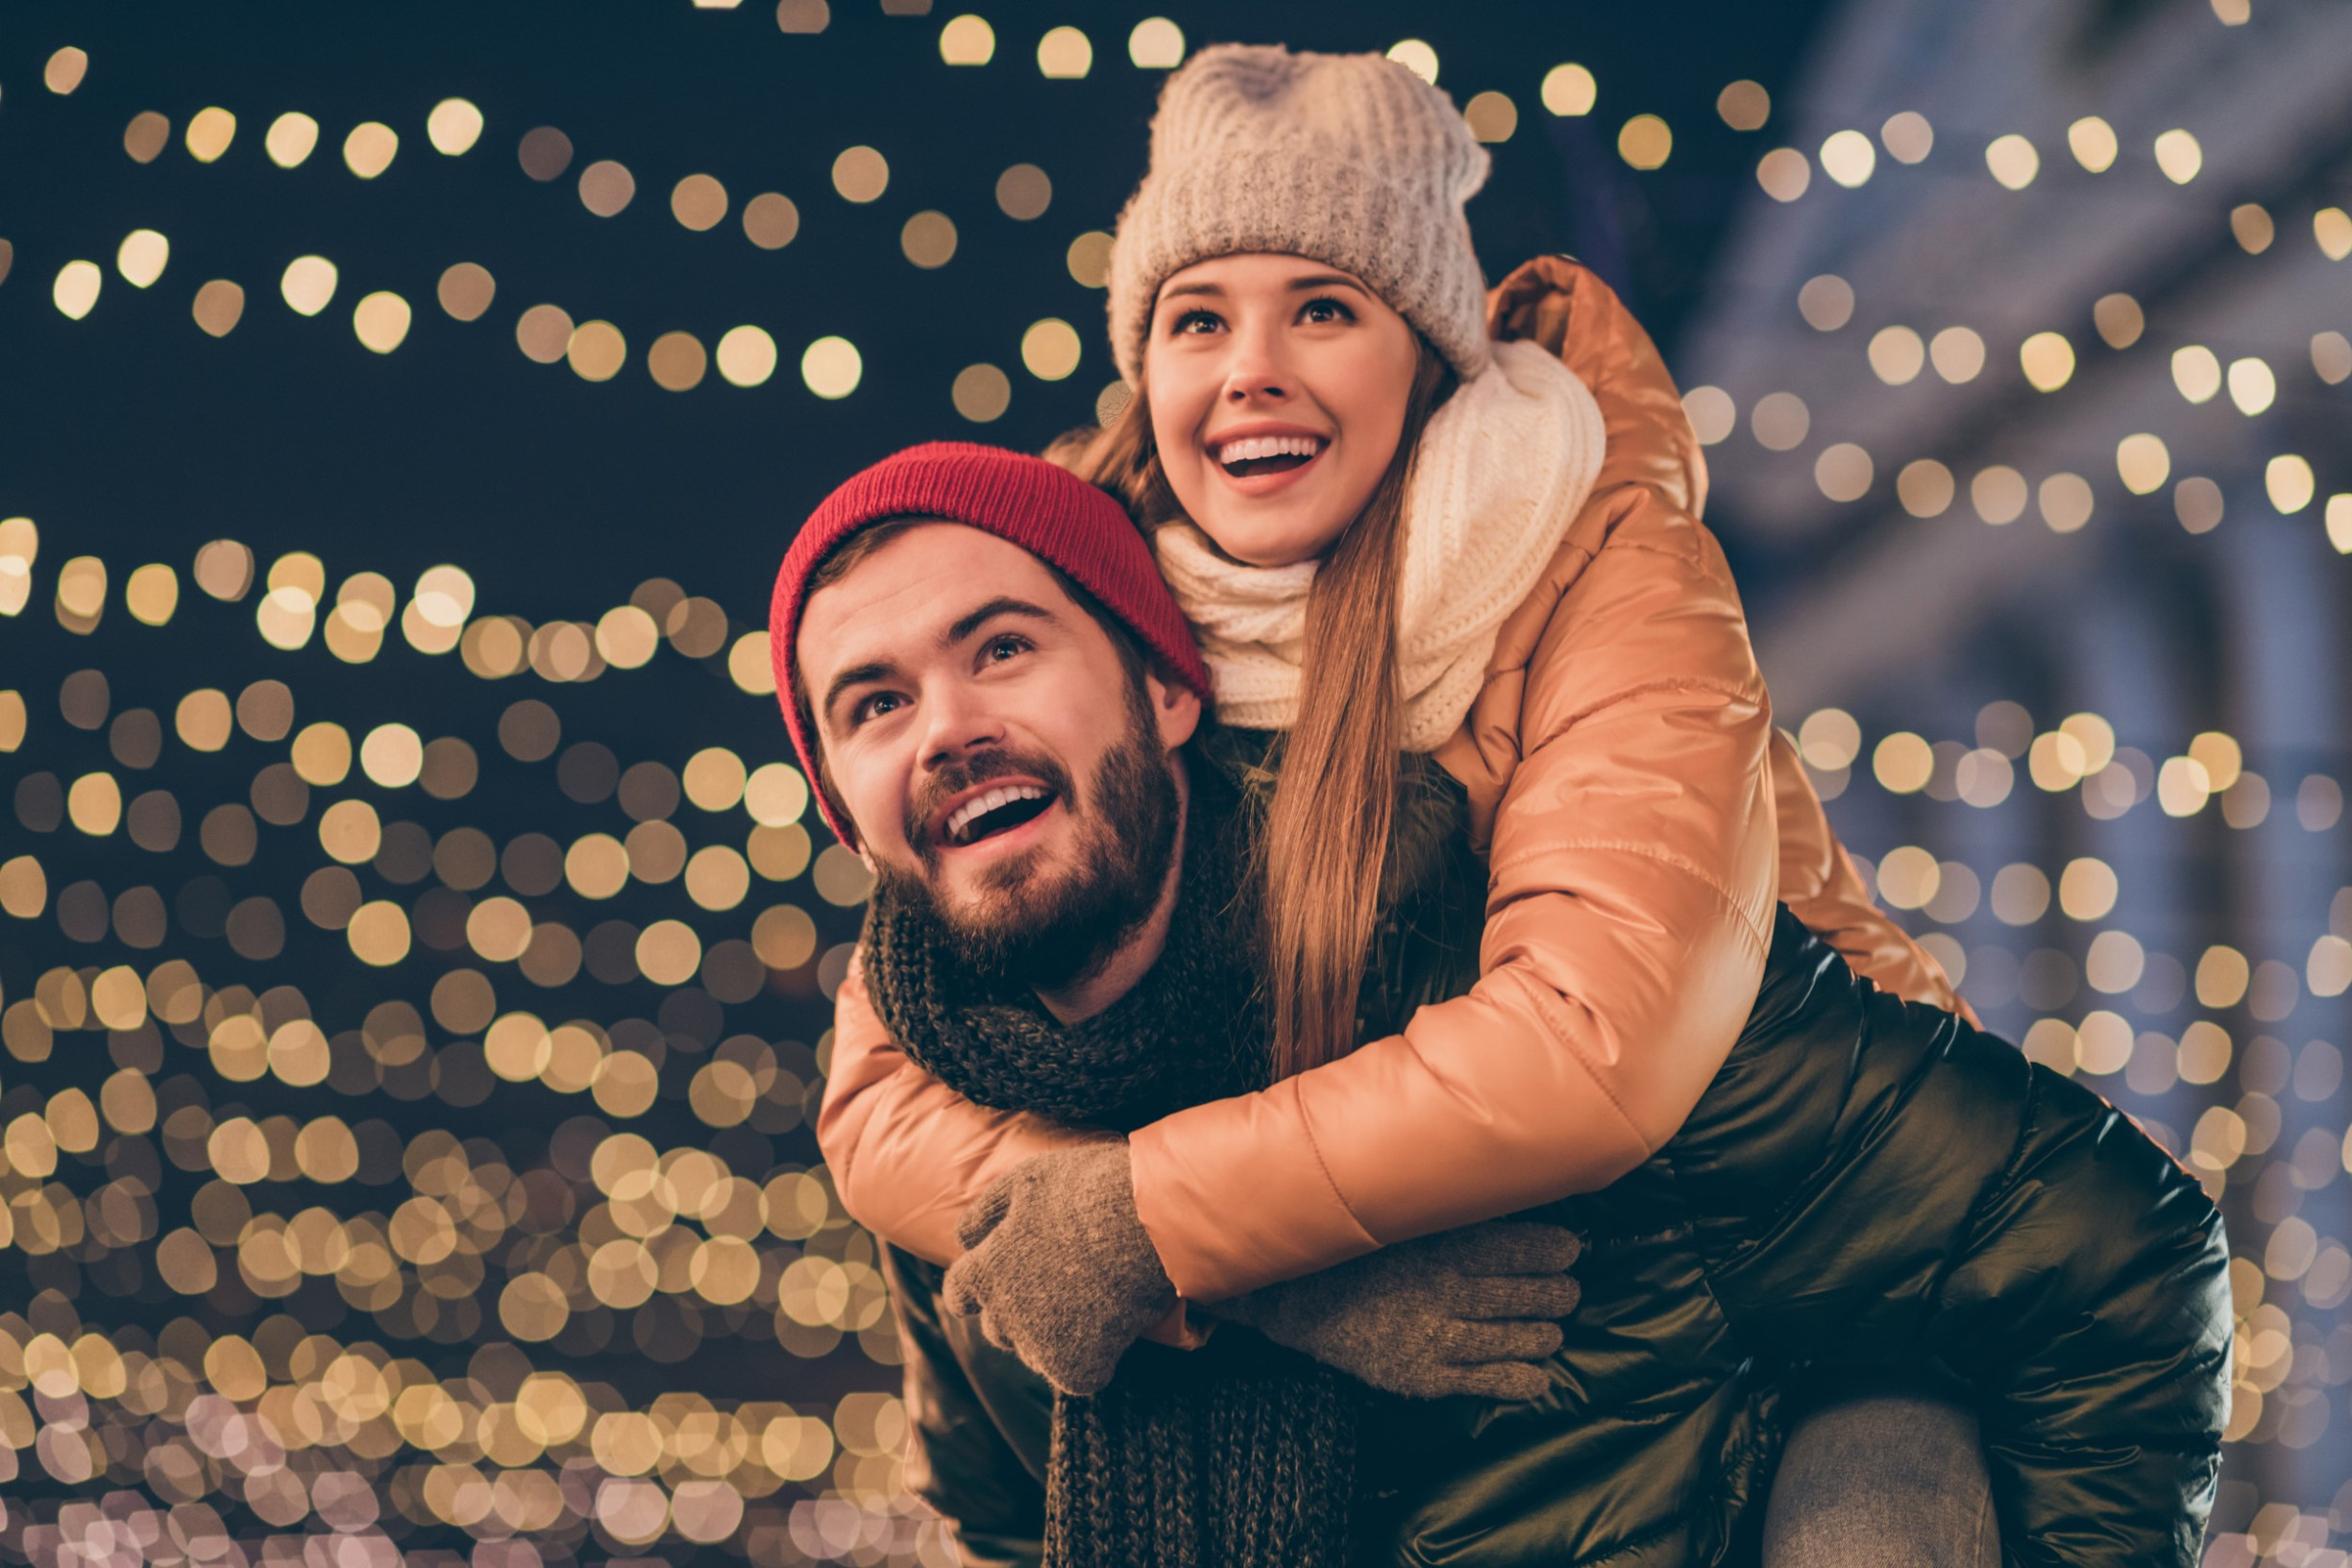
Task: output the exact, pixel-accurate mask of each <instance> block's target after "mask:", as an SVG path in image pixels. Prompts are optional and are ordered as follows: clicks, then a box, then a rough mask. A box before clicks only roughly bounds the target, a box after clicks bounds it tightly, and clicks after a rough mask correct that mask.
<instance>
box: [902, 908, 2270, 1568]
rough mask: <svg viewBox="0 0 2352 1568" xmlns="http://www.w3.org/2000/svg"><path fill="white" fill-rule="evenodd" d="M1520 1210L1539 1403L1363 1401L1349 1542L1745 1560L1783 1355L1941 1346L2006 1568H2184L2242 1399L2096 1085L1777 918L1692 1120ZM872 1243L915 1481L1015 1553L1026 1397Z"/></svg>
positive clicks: (2146, 1182) (1918, 1355)
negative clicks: (1545, 1353) (888, 1301)
mask: <svg viewBox="0 0 2352 1568" xmlns="http://www.w3.org/2000/svg"><path fill="white" fill-rule="evenodd" d="M1560 1136H1561V1137H1563V1138H1573V1137H1575V1136H1576V1129H1575V1128H1573V1127H1566V1126H1563V1127H1562V1128H1561V1129H1560ZM1530 1217H1544V1218H1553V1219H1556V1220H1557V1221H1558V1222H1560V1223H1563V1224H1567V1225H1569V1226H1572V1227H1574V1228H1575V1229H1577V1230H1579V1231H1580V1232H1582V1233H1583V1234H1584V1235H1585V1236H1586V1237H1588V1238H1589V1239H1590V1243H1591V1245H1590V1250H1589V1251H1588V1252H1587V1254H1586V1256H1585V1258H1584V1259H1583V1261H1581V1262H1580V1263H1579V1265H1578V1270H1577V1272H1578V1275H1579V1278H1580V1280H1581V1281H1582V1283H1583V1286H1584V1301H1583V1304H1582V1306H1581V1307H1580V1309H1579V1310H1578V1311H1577V1313H1576V1315H1575V1316H1574V1317H1572V1318H1571V1319H1569V1320H1568V1321H1567V1322H1565V1323H1564V1324H1563V1325H1562V1327H1563V1329H1564V1330H1565V1333H1566V1336H1567V1338H1566V1343H1565V1345H1564V1346H1563V1347H1562V1349H1561V1350H1560V1352H1559V1354H1558V1355H1557V1356H1556V1357H1555V1358H1554V1359H1553V1360H1552V1363H1551V1370H1552V1389H1551V1392H1550V1393H1549V1394H1548V1395H1546V1397H1544V1398H1543V1399H1541V1400H1539V1401H1537V1402H1535V1403H1533V1404H1529V1405H1494V1404H1489V1403H1485V1402H1482V1401H1476V1400H1467V1399H1464V1400H1451V1401H1442V1402H1438V1403H1435V1404H1417V1405H1410V1404H1407V1403H1405V1402H1402V1401H1397V1402H1384V1403H1382V1404H1379V1405H1376V1406H1375V1407H1374V1413H1373V1415H1372V1416H1371V1417H1370V1425H1369V1427H1368V1429H1367V1430H1366V1432H1365V1434H1364V1442H1363V1456H1364V1458H1363V1466H1364V1470H1365V1476H1364V1482H1365V1485H1366V1488H1367V1495H1366V1497H1365V1499H1364V1500H1363V1502H1362V1503H1361V1505H1360V1508H1359V1515H1360V1519H1359V1527H1360V1534H1361V1545H1360V1550H1359V1553H1358V1558H1359V1560H1360V1561H1361V1562H1363V1563H1365V1564H1387V1563H1397V1564H1448V1565H1462V1568H1473V1565H1475V1568H1521V1565H1525V1568H1535V1565H1537V1564H1541V1565H1543V1568H1563V1565H1568V1564H1602V1563H1606V1564H1608V1565H1609V1568H1669V1565H1673V1568H1680V1565H1684V1564H1714V1563H1724V1562H1738V1561H1742V1560H1745V1559H1748V1558H1751V1557H1752V1556H1753V1553H1754V1542H1755V1535H1756V1531H1757V1529H1758V1527H1759V1525H1760V1520H1761V1514H1762V1507H1761V1504H1762V1501H1763V1498H1764V1494H1765V1492H1766V1490H1767V1489H1768V1487H1769V1485H1770V1482H1771V1477H1772V1472H1773V1468H1774V1465H1775V1462H1776V1459H1777V1457H1778V1452H1779V1442H1780V1435H1781V1431H1782V1428H1783V1426H1784V1424H1785V1420H1786V1414H1787V1411H1786V1404H1785V1399H1784V1389H1785V1388H1786V1386H1787V1384H1788V1382H1789V1379H1790V1375H1791V1374H1792V1373H1793V1372H1794V1371H1796V1370H1797V1369H1799V1368H1800V1367H1801V1366H1804V1365H1806V1364H1807V1363H1811V1364H1814V1365H1822V1366H1871V1365H1890V1366H1892V1365H1902V1364H1916V1363H1918V1362H1920V1361H1922V1360H1927V1359H1930V1358H1933V1359H1938V1360H1941V1361H1942V1362H1943V1363H1945V1364H1946V1365H1947V1366H1948V1367H1949V1368H1950V1369H1951V1370H1952V1371H1954V1372H1956V1373H1957V1374H1958V1375H1959V1376H1960V1377H1961V1378H1962V1379H1964V1380H1965V1381H1966V1383H1967V1384H1969V1386H1970V1389H1971V1390H1972V1393H1971V1396H1970V1397H1971V1399H1972V1403H1973V1405H1974V1408H1975V1409H1976V1412H1977V1414H1978V1417H1979V1419H1980V1422H1981V1426H1982V1432H1983V1438H1984V1445H1985V1451H1986V1458H1987V1461H1988V1465H1989V1468H1990V1471H1991V1475H1992V1482H1993V1492H1994V1501H1995V1505H1996V1507H1997V1510H1998V1514H1999V1523H2000V1533H2001V1538H2002V1541H2003V1543H2004V1551H2005V1553H2006V1555H2007V1558H2008V1561H2009V1562H2011V1563H2013V1564H2053V1565H2054V1564H2076V1565H2088V1564H2102V1565H2112V1568H2124V1565H2127V1564H2128V1565H2131V1568H2149V1565H2156V1564H2179V1565H2181V1568H2193V1565H2194V1564H2195V1563H2196V1562H2197V1559H2198V1552H2199V1543H2200V1540H2201V1537H2202V1533H2203V1526H2204V1521H2205V1516H2206V1511H2207V1509H2208V1507H2210V1505H2211V1501H2212V1498H2213V1492H2214V1483H2215V1472H2216V1469H2217V1464H2218V1458H2219V1451H2220V1440H2221V1430H2222V1426H2223V1423H2224V1420H2225V1418H2226V1414H2227V1401H2228V1362H2229V1348H2230V1330H2231V1318H2230V1311H2229V1295H2228V1283H2227V1271H2228V1264H2229V1258H2228V1251H2227V1248H2226V1245H2225V1242H2224V1238H2223V1235H2222V1227H2221V1219H2220V1216H2219V1214H2218V1213H2217V1212H2216V1210H2215V1208H2214V1206H2213V1204H2212V1203H2211V1202H2210V1201H2209V1200H2208V1199H2207V1197H2206V1195H2205V1193H2204V1192H2203V1190H2202V1189H2201V1188H2199V1187H2198V1186H2197V1184H2196V1183H2195V1182H2194V1181H2193V1180H2192V1179H2191V1178H2190V1177H2189V1176H2188V1174H2187V1173H2186V1172H2184V1171H2183V1170H2182V1169H2181V1168H2180V1166H2179V1165H2178V1164H2175V1163H2174V1162H2173V1161H2172V1159H2171V1158H2170V1157H2169V1156H2168V1155H2167V1154H2166V1153H2165V1152H2164V1151H2163V1150H2162V1149H2161V1148H2159V1147H2157V1146H2156V1144H2154V1143H2153V1142H2151V1141H2150V1140H2149V1139H2147V1138H2146V1137H2144V1135H2143V1134H2142V1133H2141V1132H2140V1131H2139V1130H2138V1128H2136V1127H2135V1126H2134V1125H2133V1124H2132V1123H2131V1121H2130V1120H2129V1118H2127V1117H2125V1116H2124V1115H2122V1114H2120V1113H2119V1112H2118V1111H2116V1110H2115V1109H2114V1108H2113V1107H2112V1106H2110V1105H2108V1104H2107V1103H2106V1102H2105V1101H2104V1100H2101V1099H2100V1098H2099V1097H2098V1096H2097V1095H2095V1094H2094V1093H2092V1092H2091V1091H2090V1090H2086V1089H2084V1088H2083V1087H2081V1086H2080V1085H2078V1084H2074V1083H2072V1082H2070V1081H2069V1080H2067V1079H2065V1078H2062V1077H2059V1076H2058V1075H2057V1074H2055V1073H2053V1072H2050V1071H2049V1070H2048V1069H2046V1068H2045V1067H2042V1066H2036V1065H2034V1064H2030V1063H2028V1062H2026V1061H2025V1059H2024V1058H2023V1057H2022V1056H2021V1055H2020V1054H2019V1053H2018V1052H2017V1051H2016V1050H2015V1049H2014V1048H2012V1047H2011V1046H2009V1045H2008V1044H2007V1043H2005V1042H2003V1041H2000V1040H1998V1039H1996V1038H1995V1037H1993V1036H1991V1035H1988V1034H1985V1033H1983V1032H1982V1031H1980V1030H1977V1029H1975V1028H1972V1027H1971V1026H1970V1025H1969V1024H1968V1023H1966V1022H1965V1021H1963V1020H1962V1019H1960V1018H1958V1017H1953V1016H1952V1015H1950V1014H1948V1013H1945V1012H1942V1011H1940V1010H1938V1009H1935V1008H1931V1007H1926V1006H1923V1005H1920V1004H1916V1003H1904V1002H1900V1001H1898V1000H1896V999H1894V998H1892V997H1890V996H1888V995H1886V994H1884V993H1882V992H1878V991H1877V990H1876V989H1875V988H1874V987H1873V986H1871V985H1870V984H1868V983H1867V982H1864V981H1859V980H1857V979H1855V978H1854V976H1853V974H1852V972H1851V971H1850V969H1848V968H1847V967H1846V965H1845V963H1844V962H1843V961H1842V960H1840V959H1839V958H1838V957H1837V956H1836V954H1834V953H1832V952H1831V951H1830V950H1829V949H1828V948H1827V947H1825V945H1824V944H1823V943H1821V942H1820V940H1819V939H1818V938H1816V937H1814V936H1813V935H1812V934H1811V933H1810V932H1808V931H1806V930H1805V928H1804V927H1803V926H1802V925H1801V924H1800V923H1799V922H1798V921H1797V919H1795V918H1794V917H1792V916H1790V915H1789V914H1788V913H1787V912H1786V911H1785V910H1784V911H1782V912H1781V913H1780V915H1779V918H1778V921H1777V925H1776V931H1775V935H1774V942H1773V946H1772V953H1771V958H1770V961H1769V963H1768V965H1767V968H1766V972H1765V978H1764V982H1763V986H1762V989H1761V991H1760V992H1759V994H1758V996H1757V999H1756V1004H1755V1008H1754V1011H1753V1013H1752V1016H1751V1017H1750V1019H1749V1022H1748V1025H1747V1028H1746V1029H1745V1031H1744V1032H1743V1033H1742V1035H1741V1037H1740V1040H1739V1041H1738V1043H1737V1045H1736V1046H1735V1047H1734V1048H1733V1050H1732V1052H1731V1055H1730V1057H1729V1059H1728V1060H1727V1062H1726V1064H1725V1066H1724V1068H1723V1070H1722V1071H1721V1072H1720V1073H1718V1074H1717V1075H1716V1077H1715V1079H1714V1081H1713V1083H1712V1085H1711V1086H1710V1088H1709V1089H1708V1090H1707V1091H1706V1093H1705V1095H1704V1096H1703V1098H1702V1099H1701V1101H1700V1103H1699V1106H1698V1109H1697V1110H1696V1111H1695V1112H1694V1113H1693V1114H1692V1115H1691V1117H1690V1119H1689V1120H1688V1121H1687V1122H1686V1123H1685V1124H1684V1126H1683V1128H1682V1130H1681V1131H1680V1133H1678V1135H1677V1136H1676V1137H1675V1138H1674V1139H1671V1140H1670V1141H1669V1142H1668V1143H1667V1145H1666V1146H1665V1147H1664V1148H1663V1149H1662V1150H1660V1152H1659V1153H1658V1154H1657V1156H1656V1157H1655V1158H1654V1159H1652V1160H1651V1161H1650V1162H1648V1163H1647V1164H1644V1165H1643V1166H1642V1167H1640V1168H1639V1169H1637V1170H1635V1171H1634V1172H1632V1173H1631V1174H1629V1175H1628V1176H1626V1177H1625V1178H1623V1179H1621V1180H1620V1181H1618V1182H1617V1183H1615V1184H1614V1185H1613V1186H1611V1187H1609V1188H1605V1189H1604V1190H1602V1191H1600V1192H1597V1193H1593V1194H1590V1195H1587V1196H1583V1197H1579V1198H1576V1199H1572V1200H1570V1201H1568V1202H1565V1203H1562V1204H1558V1205H1556V1206H1553V1207H1551V1208H1548V1209H1545V1210H1540V1211H1535V1212H1534V1213H1532V1214H1531V1216H1530ZM892 1262H893V1264H894V1269H895V1275H896V1278H895V1284H896V1286H897V1293H896V1300H897V1304H898V1310H899V1311H900V1314H901V1322H902V1326H903V1328H904V1331H905V1337H906V1340H907V1343H908V1348H909V1352H910V1357H911V1364H910V1367H909V1390H910V1409H911V1412H912V1414H913V1416H914V1419H915V1424H916V1427H917V1430H918V1433H919V1437H920V1441H921V1447H922V1458H921V1459H920V1460H919V1463H918V1466H917V1470H918V1474H917V1477H916V1484H917V1488H918V1490H919V1492H920V1493H921V1494H922V1495H923V1496H925V1497H926V1498H927V1499H928V1500H930V1501H931V1502H932V1503H933V1504H934V1505H935V1506H936V1507H939V1508H940V1509H941V1510H942V1511H943V1513H945V1514H947V1515H948V1516H950V1517H951V1518H955V1519H958V1520H960V1521H961V1522H962V1526H963V1529H964V1531H965V1533H966V1537H967V1540H968V1546H969V1548H970V1549H971V1552H972V1555H973V1556H974V1557H975V1558H976V1559H978V1560H983V1561H986V1560H1001V1561H1008V1562H1025V1561H1032V1560H1034V1559H1035V1555H1036V1552H1037V1545H1036V1542H1037V1537H1038V1535H1039V1533H1040V1529H1041V1527H1040V1520H1041V1517H1042V1493H1041V1487H1040V1478H1041V1476H1042V1474H1043V1471H1044V1459H1045V1453H1044V1436H1045V1430H1046V1426H1045V1412H1046V1410H1047V1408H1048V1407H1047V1399H1048V1395H1047V1393H1046V1391H1045V1389H1044V1387H1043V1385H1042V1384H1041V1383H1040V1382H1039V1381H1038V1380H1036V1379H1035V1378H1033V1377H1032V1376H1031V1375H1030V1374H1029V1373H1028V1372H1027V1371H1026V1370H1025V1369H1023V1368H1022V1367H1021V1366H1020V1365H1019V1364H1018V1363H1017V1361H1014V1360H1011V1359H1010V1358H1009V1357H1006V1356H1004V1355H1003V1354H1002V1353H1000V1352H997V1351H995V1350H993V1349H992V1347H990V1346H988V1345H987V1344H986V1343H984V1342H983V1341H981V1340H980V1339H979V1337H978V1335H977V1333H976V1330H975V1329H974V1328H973V1326H972V1324H971V1323H970V1322H968V1320H963V1319H958V1318H955V1317H952V1316H943V1314H942V1313H941V1311H940V1310H939V1306H938V1300H937V1295H936V1286H937V1283H938V1272H937V1270H936V1269H935V1268H933V1266H932V1265H930V1264H928V1263H924V1262H919V1261H918V1260H915V1259H913V1258H911V1257H910V1256H908V1255H906V1254H902V1253H901V1254H895V1255H894V1257H893V1259H892ZM1237 1332H1241V1331H1237V1330H1235V1329H1233V1328H1230V1327H1228V1328H1225V1329H1221V1330H1220V1331H1219V1333H1220V1334H1233V1333H1237ZM1213 1349H1214V1344H1213V1343H1212V1347H1211V1350H1212V1351H1213ZM1135 1353H1136V1354H1161V1355H1175V1354H1181V1353H1179V1352H1173V1351H1164V1350H1162V1349H1160V1347H1157V1346H1141V1347H1139V1349H1138V1351H1137V1352H1135ZM1208 1353H1210V1352H1202V1353H1200V1354H1208Z"/></svg>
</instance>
